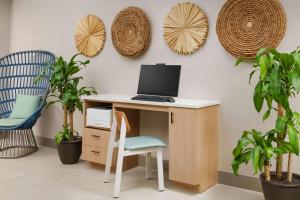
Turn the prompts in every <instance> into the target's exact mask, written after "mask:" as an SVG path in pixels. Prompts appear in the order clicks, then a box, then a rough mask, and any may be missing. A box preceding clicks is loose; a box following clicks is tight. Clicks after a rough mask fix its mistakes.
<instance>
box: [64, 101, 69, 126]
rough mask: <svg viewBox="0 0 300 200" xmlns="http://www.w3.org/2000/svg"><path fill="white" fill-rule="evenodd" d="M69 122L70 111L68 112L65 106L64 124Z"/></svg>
mask: <svg viewBox="0 0 300 200" xmlns="http://www.w3.org/2000/svg"><path fill="white" fill-rule="evenodd" d="M67 124H68V112H67V107H66V106H64V126H67Z"/></svg>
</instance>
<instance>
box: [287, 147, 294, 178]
mask: <svg viewBox="0 0 300 200" xmlns="http://www.w3.org/2000/svg"><path fill="white" fill-rule="evenodd" d="M292 161H293V157H292V153H291V152H290V153H289V159H288V170H287V173H288V176H287V181H288V182H289V183H292V181H293V173H292Z"/></svg>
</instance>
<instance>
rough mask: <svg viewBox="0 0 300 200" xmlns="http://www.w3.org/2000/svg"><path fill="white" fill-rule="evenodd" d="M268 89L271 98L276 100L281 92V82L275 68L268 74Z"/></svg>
mask: <svg viewBox="0 0 300 200" xmlns="http://www.w3.org/2000/svg"><path fill="white" fill-rule="evenodd" d="M270 89H271V94H272V96H273V99H275V100H277V101H278V100H279V97H280V93H281V82H280V75H279V72H278V71H277V70H275V69H274V70H272V72H271V75H270Z"/></svg>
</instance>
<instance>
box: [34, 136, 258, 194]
mask: <svg viewBox="0 0 300 200" xmlns="http://www.w3.org/2000/svg"><path fill="white" fill-rule="evenodd" d="M36 140H37V143H38V144H39V145H43V146H47V147H51V148H55V149H56V148H57V146H56V144H55V141H54V139H50V138H45V137H41V136H36ZM152 162H153V164H152V166H153V168H155V167H156V160H155V159H153V160H152ZM139 165H140V166H145V165H146V157H145V156H140V157H139ZM168 169H169V161H167V160H164V170H168ZM218 174H219V183H220V184H224V185H229V186H233V187H239V188H244V189H248V190H253V191H258V192H261V191H262V188H261V183H260V180H259V179H258V178H255V177H250V176H244V175H240V176H234V175H233V174H232V173H230V172H225V171H219V172H218Z"/></svg>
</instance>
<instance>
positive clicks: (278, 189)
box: [232, 49, 300, 200]
mask: <svg viewBox="0 0 300 200" xmlns="http://www.w3.org/2000/svg"><path fill="white" fill-rule="evenodd" d="M241 62H243V60H241V59H239V60H238V61H237V63H236V64H237V65H238V64H239V63H241ZM253 67H254V70H253V71H252V72H251V73H250V78H249V82H250V80H251V78H252V76H253V74H254V73H255V72H257V71H258V72H259V79H258V82H257V84H256V86H255V90H254V94H253V102H254V107H255V109H256V111H257V112H261V110H262V108H263V104H264V102H266V108H267V110H266V111H265V113H264V115H263V120H266V119H267V118H268V117H269V116H270V113H271V112H272V111H276V112H277V120H276V123H275V128H274V129H272V130H271V131H269V132H267V133H266V134H264V135H263V136H262V134H261V133H260V132H258V131H255V134H254V131H252V132H250V133H251V134H249V132H246V133H247V134H245V133H244V134H243V136H242V138H241V139H240V140H239V142H238V144H237V146H236V147H235V149H234V150H233V156H234V160H233V162H232V168H233V171H234V173H235V174H236V175H237V174H238V169H239V166H240V165H241V164H243V163H245V164H247V163H248V161H249V160H252V163H253V168H254V172H255V174H256V173H257V171H258V170H257V169H260V171H264V173H263V174H261V175H260V179H261V182H262V188H263V192H264V195H265V199H266V200H282V199H284V200H296V199H298V198H299V196H300V176H299V175H298V174H293V173H292V161H293V158H292V157H293V154H295V155H299V131H300V129H299V127H300V118H299V116H300V115H299V113H297V112H295V111H293V110H292V108H291V107H290V103H289V100H290V99H291V98H292V97H295V96H296V94H298V93H299V91H300V50H299V49H297V50H295V51H293V52H291V53H279V52H278V51H277V50H275V49H261V50H259V51H258V53H257V56H256V58H255V60H254V61H253ZM275 103H276V107H274V104H275ZM249 135H252V136H253V138H252V139H249V137H248V136H249ZM284 154H288V167H287V171H286V172H283V155H284ZM273 158H275V159H276V171H275V172H270V173H269V172H268V171H269V169H270V160H271V159H273Z"/></svg>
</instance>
